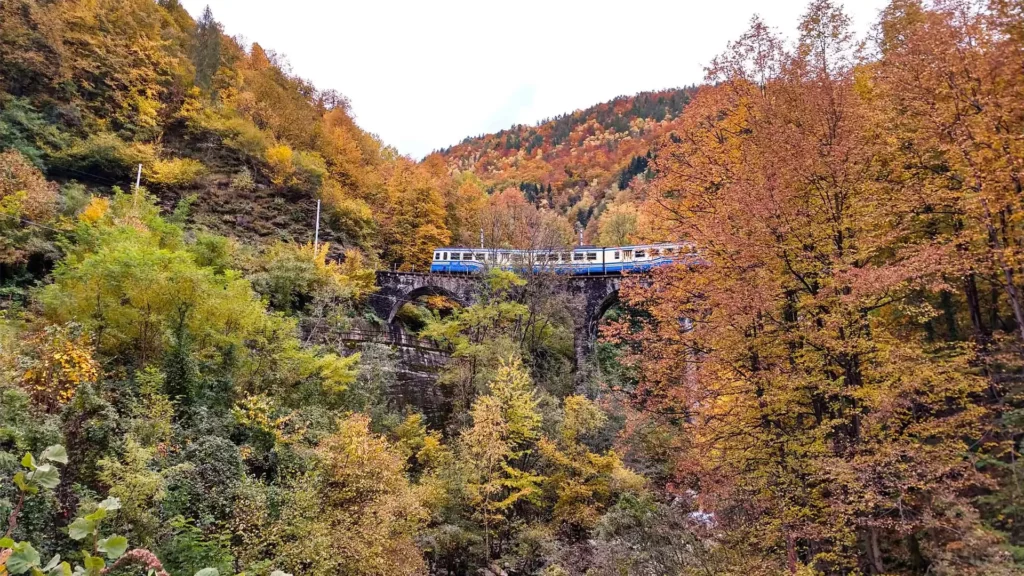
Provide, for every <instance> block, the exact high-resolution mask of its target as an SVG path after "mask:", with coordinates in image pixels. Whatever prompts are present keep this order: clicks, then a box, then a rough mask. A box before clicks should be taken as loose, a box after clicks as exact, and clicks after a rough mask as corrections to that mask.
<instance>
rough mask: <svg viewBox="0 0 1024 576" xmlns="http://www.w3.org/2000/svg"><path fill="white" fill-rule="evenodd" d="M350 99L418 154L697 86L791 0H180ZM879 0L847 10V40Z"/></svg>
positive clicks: (791, 25)
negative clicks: (617, 101) (616, 101)
mask: <svg viewBox="0 0 1024 576" xmlns="http://www.w3.org/2000/svg"><path fill="white" fill-rule="evenodd" d="M181 1H182V4H183V5H184V6H185V7H186V9H188V11H189V12H190V13H191V14H193V15H194V16H197V15H198V14H200V13H201V12H202V9H203V7H204V6H205V5H206V4H209V5H210V7H211V8H212V10H213V14H214V17H215V18H217V20H219V21H220V22H221V23H222V24H223V25H224V27H225V31H226V32H227V33H228V34H233V35H234V34H240V35H242V36H245V37H246V38H247V39H248V40H249V41H254V42H259V44H260V45H261V46H263V47H264V48H267V49H272V50H275V51H277V52H278V53H281V54H284V55H286V56H287V57H288V60H289V62H290V63H291V64H292V68H293V71H294V72H295V73H296V74H299V75H300V76H303V77H305V78H308V79H310V80H312V81H313V82H314V83H315V84H316V86H317V87H319V88H334V89H336V90H338V91H340V92H342V93H343V94H345V95H346V96H348V97H349V98H350V99H351V100H352V107H353V110H354V112H355V114H356V117H357V121H358V122H359V124H360V126H362V127H363V128H364V129H366V130H368V131H370V132H374V133H376V134H378V135H379V136H380V137H381V138H382V139H383V140H384V141H385V142H386V143H388V144H391V145H393V146H395V147H396V148H398V150H399V151H400V152H402V153H404V154H409V155H411V156H413V157H417V158H418V157H422V156H423V155H425V154H426V153H428V152H430V151H431V150H434V149H438V148H443V147H446V146H449V145H452V144H456V143H458V142H459V141H461V140H462V139H463V138H465V137H466V136H475V135H478V134H483V133H488V132H494V131H497V130H500V129H502V128H506V127H508V126H509V125H511V124H532V123H535V122H537V121H539V120H541V119H542V118H547V117H551V116H555V115H558V114H561V113H563V112H571V111H573V110H576V109H578V108H585V107H587V106H590V105H592V104H596V103H598V102H603V101H605V100H609V99H611V98H613V97H615V96H618V95H621V94H633V93H636V92H640V91H643V90H655V89H659V88H669V87H674V86H683V85H688V84H694V83H697V82H700V81H701V79H702V78H703V66H704V65H705V64H707V62H708V61H709V60H710V59H711V58H712V57H713V56H714V55H715V54H717V53H719V52H721V51H722V49H723V48H724V47H725V44H726V42H728V41H729V40H732V39H735V38H736V37H737V36H739V35H740V34H741V33H742V32H743V31H744V30H745V29H746V27H747V24H748V23H749V21H750V17H751V16H752V15H754V14H755V13H757V14H760V15H761V16H762V18H764V19H765V20H766V21H767V22H768V23H769V24H770V25H772V26H775V27H777V28H778V29H779V30H780V31H781V32H782V33H783V34H785V35H786V36H787V37H790V38H792V37H793V36H795V29H796V24H797V21H798V19H799V17H800V15H801V14H802V13H803V12H804V10H805V8H806V2H805V1H804V0H795V1H793V0H785V1H771V2H763V1H761V2H759V1H757V0H719V1H717V2H709V1H703V2H684V1H679V0H675V1H672V0H667V1H661V0H632V1H629V2H625V1H622V2H615V3H602V2H594V1H591V2H586V1H580V2H576V1H572V2H568V1H560V0H546V1H545V0H521V1H518V2H495V1H493V0H491V1H488V0H476V1H472V0H441V1H435V2H425V1H423V0H419V1H416V0H393V1H373V0H370V1H360V2H347V1H343V2H329V1H324V0H290V1H289V2H280V1H275V0H181ZM885 4H886V2H885V0H861V1H858V2H853V3H848V4H847V12H848V13H849V14H850V15H851V16H852V17H853V19H854V25H855V27H856V28H857V30H858V31H860V32H862V33H863V32H864V31H866V30H867V29H868V27H869V26H870V24H871V23H872V22H873V21H874V19H875V17H876V16H877V13H878V11H879V10H880V9H881V8H882V7H883V6H884V5H885Z"/></svg>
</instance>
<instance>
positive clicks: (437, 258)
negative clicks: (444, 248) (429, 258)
mask: <svg viewBox="0 0 1024 576" xmlns="http://www.w3.org/2000/svg"><path fill="white" fill-rule="evenodd" d="M440 259H441V253H440V252H434V260H440Z"/></svg>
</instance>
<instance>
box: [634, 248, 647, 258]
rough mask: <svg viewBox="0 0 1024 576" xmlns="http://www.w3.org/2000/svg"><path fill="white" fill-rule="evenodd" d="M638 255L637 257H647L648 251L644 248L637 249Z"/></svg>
mask: <svg viewBox="0 0 1024 576" xmlns="http://www.w3.org/2000/svg"><path fill="white" fill-rule="evenodd" d="M636 257H637V258H646V257H647V252H645V251H643V250H637V251H636Z"/></svg>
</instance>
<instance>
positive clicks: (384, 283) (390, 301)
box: [370, 272, 478, 325]
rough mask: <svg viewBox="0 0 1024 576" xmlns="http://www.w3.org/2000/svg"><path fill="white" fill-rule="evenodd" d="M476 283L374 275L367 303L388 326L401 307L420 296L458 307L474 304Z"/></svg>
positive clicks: (404, 274)
mask: <svg viewBox="0 0 1024 576" xmlns="http://www.w3.org/2000/svg"><path fill="white" fill-rule="evenodd" d="M477 286H478V280H477V279H476V278H474V277H472V276H456V275H450V274H423V273H420V274H416V273H410V272H377V288H378V289H377V292H376V293H374V294H372V295H371V297H370V302H371V305H372V307H373V311H374V313H375V314H376V315H377V317H378V318H380V319H381V320H383V321H385V322H386V323H387V324H388V325H390V324H391V323H392V322H393V321H394V320H395V315H396V314H398V309H399V308H401V307H402V304H405V303H406V302H409V301H412V300H415V299H417V298H419V297H420V296H430V295H437V296H445V297H447V298H451V299H452V300H453V301H455V302H458V303H459V304H460V305H462V306H470V305H472V304H473V303H474V302H475V301H476V292H477Z"/></svg>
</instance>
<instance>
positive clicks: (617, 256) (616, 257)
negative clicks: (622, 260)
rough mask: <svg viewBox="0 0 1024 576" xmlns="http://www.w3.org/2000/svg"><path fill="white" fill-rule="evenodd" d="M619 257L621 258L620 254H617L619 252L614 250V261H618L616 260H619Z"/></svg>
mask: <svg viewBox="0 0 1024 576" xmlns="http://www.w3.org/2000/svg"><path fill="white" fill-rule="evenodd" d="M619 256H621V254H619V251H618V250H616V251H615V259H616V260H618V259H619Z"/></svg>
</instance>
